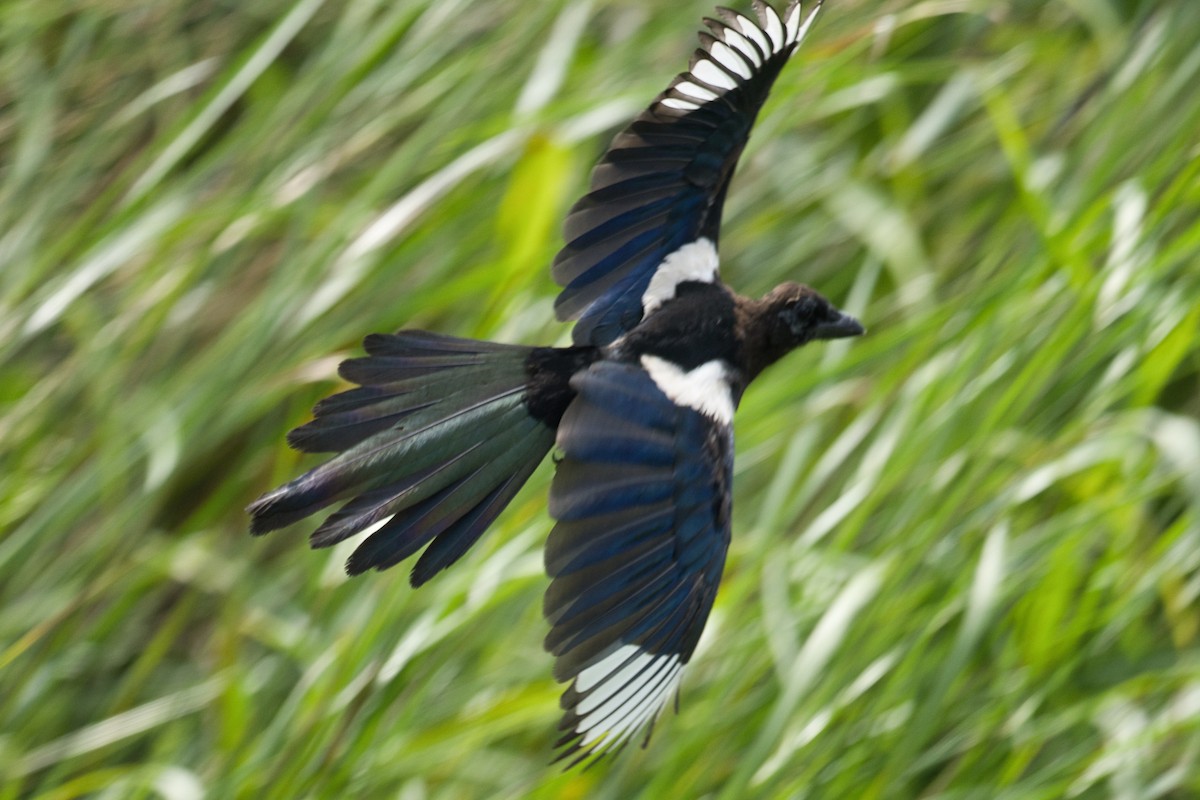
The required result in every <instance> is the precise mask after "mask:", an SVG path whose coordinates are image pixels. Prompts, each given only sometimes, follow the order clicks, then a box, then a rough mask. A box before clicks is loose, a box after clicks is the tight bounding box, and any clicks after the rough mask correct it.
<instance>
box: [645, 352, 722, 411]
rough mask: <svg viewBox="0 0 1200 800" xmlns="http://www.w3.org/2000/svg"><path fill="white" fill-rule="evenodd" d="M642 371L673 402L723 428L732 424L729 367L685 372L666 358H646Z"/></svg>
mask: <svg viewBox="0 0 1200 800" xmlns="http://www.w3.org/2000/svg"><path fill="white" fill-rule="evenodd" d="M642 368H643V369H645V370H646V372H647V373H649V375H650V377H651V378H652V379H653V380H654V383H655V384H656V385H657V386H658V388H659V389H662V392H663V394H665V395H666V396H667V397H669V398H671V400H672V402H674V403H677V404H679V405H681V406H687V407H688V408H691V409H694V410H696V411H699V412H700V413H701V414H703V415H704V416H706V417H708V418H709V419H711V420H714V421H716V422H719V423H721V424H722V425H730V424H732V423H733V392H732V391H730V388H729V367H728V365H727V364H726V363H725V362H724V361H722V360H720V359H714V360H713V361H706V362H705V363H703V364H701V365H700V366H698V367H695V368H693V369H691V370H689V371H687V372H684V371H683V370H682V369H681V368H680V367H679V366H678V365H676V364H672V363H671V362H670V361H667V360H666V359H665V358H659V357H658V356H651V355H644V356H642Z"/></svg>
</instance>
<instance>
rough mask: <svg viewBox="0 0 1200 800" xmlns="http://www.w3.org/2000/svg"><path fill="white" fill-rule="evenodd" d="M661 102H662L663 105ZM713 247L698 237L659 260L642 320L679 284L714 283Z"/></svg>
mask: <svg viewBox="0 0 1200 800" xmlns="http://www.w3.org/2000/svg"><path fill="white" fill-rule="evenodd" d="M664 102H665V101H664ZM719 266H720V263H719V259H718V257H717V246H716V245H715V244H713V242H712V239H708V238H706V237H703V236H701V237H700V238H699V239H697V240H696V241H694V242H688V243H687V244H685V245H684V246H683V247H681V248H679V249H678V250H676V251H675V252H674V253H671V254H670V255H668V256H667V257H666V258H664V259H663V261H662V263H661V264H659V265H658V269H657V270H655V271H654V275H653V276H652V277H651V278H650V285H649V286H647V287H646V291H645V292H643V293H642V318H643V319H644V318H646V317H648V316H650V312H651V311H654V310H655V309H656V308H658V307H659V306H661V305H662V304H663V303H665V302H667V301H668V300H671V299H673V298H674V297H675V290H676V289H677V288H678V287H679V284H681V283H684V282H686V281H699V282H701V283H712V282H713V281H715V280H716V279H717V268H718V267H719Z"/></svg>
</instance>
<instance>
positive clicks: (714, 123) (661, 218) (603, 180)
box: [551, 0, 821, 346]
mask: <svg viewBox="0 0 1200 800" xmlns="http://www.w3.org/2000/svg"><path fill="white" fill-rule="evenodd" d="M807 5H808V4H806V6H807ZM820 5H821V2H820V0H816V2H815V3H813V4H812V8H813V10H812V11H811V12H810V13H809V14H808V16H807V17H806V18H804V19H803V21H801V7H800V3H799V2H798V0H792V1H791V2H789V4H788V6H787V8H786V9H785V10H784V12H783V15H782V17H781V16H780V15H779V14H778V13H776V12H775V10H774V9H772V8H771V7H770V6H768V5H766V4H765V3H763V2H761V1H760V0H755V2H754V8H755V11H756V12H757V16H758V21H757V22H755V21H753V20H751V19H750V18H749V17H747V16H745V15H743V14H739V13H738V12H736V11H730V10H729V9H724V8H721V9H718V15H719V16H720V17H721V20H715V19H706V20H705V24H706V25H707V26H708V28H709V30H710V31H711V33H701V34H700V44H701V46H700V47H699V48H698V49H697V50H696V51H695V54H694V55H693V56H692V60H691V64H690V67H689V69H688V71H687V72H684V73H681V74H680V75H677V76H676V77H675V79H674V80H672V81H671V84H670V86H668V87H667V89H666V90H665V91H664V92H662V93H661V94H660V95H659V96H658V97H657V98H655V100H654V102H653V103H651V104H650V107H649V108H647V109H646V110H645V111H643V112H642V113H641V114H640V115H639V116H638V117H637V118H636V119H635V120H634V121H633V122H632V123H630V125H629V126H628V127H627V128H625V130H623V131H622V132H621V133H619V134H618V135H617V136H616V138H615V139H614V140H613V142H612V144H611V145H610V146H609V149H608V151H607V152H606V153H605V154H604V156H603V158H602V159H601V160H600V163H599V164H597V166H596V168H595V170H594V171H593V173H592V179H591V185H590V188H589V191H588V193H587V194H586V195H585V196H584V197H583V198H581V199H580V200H579V202H577V203H576V204H575V205H574V206H573V207H572V209H571V211H570V213H569V214H568V216H567V219H566V222H565V224H564V229H563V235H564V238H565V240H566V242H567V244H566V245H565V246H564V247H563V248H562V250H561V251H559V253H558V255H557V256H556V257H555V259H554V264H553V266H552V268H551V269H552V273H553V275H554V279H555V281H557V282H558V283H559V284H560V285H561V286H563V287H564V288H563V290H562V292H561V293H559V296H558V299H557V300H556V301H555V310H556V312H557V314H558V317H559V319H562V320H569V319H577V320H578V321H577V323H576V325H575V329H574V331H573V334H572V335H573V338H574V341H575V343H576V344H592V345H599V346H602V345H606V344H609V343H611V342H612V341H614V340H615V339H616V338H618V337H619V336H620V335H621V334H622V333H624V332H625V331H628V330H629V329H631V328H633V327H634V326H636V325H637V324H638V322H640V321H641V320H642V318H643V317H645V316H646V315H647V314H649V313H651V312H653V310H654V309H655V308H657V307H658V305H660V304H661V303H662V302H664V301H665V300H667V299H669V298H671V297H673V296H674V290H675V286H676V285H678V284H679V283H680V282H682V281H685V280H699V281H706V282H712V281H715V280H717V279H718V278H717V268H718V259H717V239H718V235H719V229H720V224H721V209H722V206H723V205H724V201H725V193H726V191H727V190H728V188H729V181H730V178H731V177H732V175H733V172H734V169H735V167H736V166H737V160H738V157H739V156H740V155H741V153H742V149H743V148H744V147H745V144H746V140H747V138H748V137H749V135H750V129H751V127H752V126H753V124H754V120H755V117H757V115H758V112H759V109H761V108H762V106H763V103H764V102H766V99H767V94H768V92H769V91H770V89H771V85H772V84H773V83H774V82H775V78H776V77H777V76H778V75H779V72H780V70H781V69H782V68H783V65H784V64H785V63H787V60H788V58H789V56H791V54H792V52H793V51H795V49H796V47H797V46H798V45H799V43H800V41H801V39H803V37H804V34H805V33H806V32H807V31H808V28H809V26H810V25H811V24H812V21H813V18H814V17H815V16H816V12H817V11H818V10H819V9H820Z"/></svg>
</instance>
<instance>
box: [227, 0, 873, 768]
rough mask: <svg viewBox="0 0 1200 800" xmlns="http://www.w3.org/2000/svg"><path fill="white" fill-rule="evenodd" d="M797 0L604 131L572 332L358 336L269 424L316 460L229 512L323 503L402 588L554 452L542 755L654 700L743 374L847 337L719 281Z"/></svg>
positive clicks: (720, 497)
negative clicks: (309, 411)
mask: <svg viewBox="0 0 1200 800" xmlns="http://www.w3.org/2000/svg"><path fill="white" fill-rule="evenodd" d="M819 5H820V3H819V1H818V2H817V3H815V4H814V10H813V11H812V12H811V13H809V14H808V16H807V17H802V16H801V10H800V6H799V4H798V3H797V2H792V3H790V4H789V5H788V6H787V8H786V9H785V10H784V12H783V14H782V15H780V14H778V13H776V12H775V11H774V10H773V9H772V8H770V7H769V6H767V5H765V4H764V3H762V2H757V0H756V2H755V4H754V7H755V11H756V12H757V21H752V20H751V19H750V18H749V17H746V16H744V15H742V14H739V13H737V12H734V11H729V10H727V9H719V10H718V13H719V15H720V16H721V20H719V21H718V20H713V19H708V20H705V23H706V24H707V26H708V28H709V31H710V33H705V34H701V47H700V48H699V49H698V50H697V51H696V53H695V55H694V57H693V58H692V61H691V66H690V68H689V70H688V71H687V72H685V73H682V74H680V75H678V76H676V78H675V79H674V80H673V81H672V82H671V84H670V86H669V87H668V88H667V89H666V91H664V92H663V93H662V94H660V95H659V96H658V97H657V98H656V99H655V100H654V102H653V103H652V104H651V105H650V106H649V108H647V110H646V111H644V112H643V113H642V114H641V115H639V116H638V117H637V118H636V119H635V120H634V121H633V122H632V123H630V125H629V126H628V127H627V128H626V129H625V130H624V131H622V132H621V133H620V134H618V135H617V137H616V139H615V140H614V141H613V143H612V146H611V147H610V148H609V150H608V151H607V153H606V154H605V155H604V157H603V158H602V159H601V161H600V163H599V164H598V165H597V167H596V169H595V171H594V173H593V175H592V182H591V187H590V190H589V191H588V193H587V194H586V195H585V196H584V197H583V198H582V199H581V200H580V201H579V202H578V203H576V204H575V206H574V207H573V208H572V209H571V211H570V213H569V215H568V216H567V219H566V223H565V226H564V233H565V239H566V245H565V246H564V247H563V249H562V251H561V252H560V253H559V255H558V256H557V257H556V258H555V260H554V264H553V267H552V272H553V275H554V278H555V279H556V280H557V281H558V282H559V283H560V284H562V285H563V287H564V288H563V290H562V292H561V294H560V295H559V298H558V301H557V303H556V310H557V312H558V314H559V316H560V318H562V319H575V320H577V322H576V325H575V328H574V341H575V346H573V347H567V348H552V347H528V346H520V345H505V344H496V343H492V342H478V341H470V340H464V339H457V338H453V337H449V336H440V335H437V334H433V333H427V332H422V331H401V332H400V333H397V334H394V335H372V336H369V337H367V339H366V341H365V343H364V346H365V349H366V353H367V355H366V357H365V358H356V359H351V360H349V361H346V362H345V363H343V364H342V366H341V368H340V373H341V375H342V377H343V378H345V379H346V380H347V381H350V382H351V383H353V384H356V388H353V389H350V390H348V391H345V392H342V393H341V394H338V395H335V396H333V397H331V398H328V399H326V400H323V401H322V402H321V403H319V404H318V405H317V407H316V408H315V409H314V419H313V420H312V421H311V422H309V423H307V424H305V425H302V426H300V427H299V428H297V429H295V430H294V431H292V432H291V434H290V435H289V437H288V441H289V443H290V444H291V445H292V446H293V447H295V448H297V449H300V450H304V451H307V452H332V453H336V454H337V455H335V456H334V457H333V458H332V459H331V460H329V461H328V462H326V463H324V464H322V465H321V466H318V467H316V468H314V469H312V470H310V471H309V472H307V473H305V474H304V475H302V476H300V477H299V478H297V479H295V480H293V481H291V482H290V483H288V484H285V485H284V486H282V487H280V488H278V489H276V490H274V491H272V492H268V493H267V494H265V495H263V496H262V497H261V498H260V499H258V500H257V501H255V502H254V503H253V504H252V505H251V506H250V508H249V511H250V513H251V515H252V518H253V521H252V530H253V532H254V533H265V532H267V531H270V530H275V529H277V528H281V527H284V526H286V525H290V524H292V523H293V522H296V521H298V520H300V519H303V518H305V517H308V516H310V515H312V514H315V513H317V512H319V511H322V510H324V509H326V508H328V507H329V506H332V505H335V504H337V503H342V505H341V507H340V508H338V509H337V510H336V511H335V512H333V513H332V514H331V515H329V517H328V518H326V519H325V521H324V522H323V523H322V524H321V525H320V526H319V527H318V528H317V529H316V531H314V532H313V534H312V545H313V546H314V547H327V546H329V545H332V544H334V543H336V542H339V541H342V540H344V539H346V538H347V537H349V536H352V535H356V534H360V533H362V532H364V531H369V535H368V536H367V537H366V538H365V540H364V541H363V542H362V543H360V544H359V546H358V548H357V549H356V550H355V551H354V553H353V555H351V557H350V560H349V562H348V563H347V570H348V571H349V572H350V573H352V574H353V573H359V572H363V571H366V570H368V569H386V568H388V567H391V566H393V565H395V564H397V563H399V562H400V561H403V560H404V559H406V558H408V557H409V556H412V555H415V554H416V553H418V552H419V551H422V550H423V552H422V553H421V556H420V557H419V558H418V560H417V562H416V565H415V566H414V568H413V570H412V575H411V580H412V583H413V585H414V586H418V585H420V584H422V583H424V582H425V581H427V580H429V579H430V578H431V577H433V576H434V575H435V574H436V573H437V572H439V571H440V570H442V569H444V568H446V567H447V566H449V565H450V564H452V563H454V562H455V561H456V560H458V559H459V558H460V557H461V556H462V555H463V553H465V552H466V551H467V550H468V549H469V548H470V546H471V545H472V544H474V542H475V541H476V540H477V539H478V537H479V536H480V535H481V534H482V533H483V532H484V531H485V530H486V529H487V528H488V526H489V525H490V524H491V523H492V521H493V520H494V519H495V518H496V516H497V515H498V514H499V513H500V512H501V511H502V510H503V508H504V507H505V506H506V505H507V504H508V502H509V501H510V500H511V499H512V498H513V496H514V495H515V494H516V492H517V491H518V490H519V489H520V488H521V486H522V485H523V484H524V483H525V481H526V480H527V479H528V477H529V475H530V474H531V473H532V472H533V470H534V469H535V468H536V467H537V465H538V464H539V463H540V462H541V461H542V459H543V458H544V456H545V455H546V453H547V452H548V451H549V450H550V448H551V447H552V446H555V445H557V448H558V451H559V457H558V458H557V459H556V461H557V469H556V474H555V477H554V481H553V484H552V486H551V490H550V503H549V508H550V514H551V516H553V517H554V519H555V520H556V522H557V524H556V525H555V527H554V530H553V531H552V532H551V534H550V537H549V540H548V541H547V543H546V570H547V573H548V574H549V575H550V577H551V582H550V586H549V588H548V590H547V592H546V597H545V603H544V608H545V614H546V618H547V619H548V620H549V622H550V626H551V627H550V632H549V633H548V635H547V637H546V642H545V644H546V649H547V650H548V651H549V652H550V653H552V654H553V655H554V656H555V658H556V662H555V670H554V673H555V677H557V678H558V679H559V680H560V681H564V682H569V683H570V686H569V687H568V688H567V690H566V692H565V693H564V695H563V700H562V705H563V709H564V712H565V713H564V717H563V721H562V725H561V726H560V727H561V729H562V731H563V735H562V738H561V739H560V740H559V746H560V747H561V748H562V750H561V753H560V757H566V756H573V757H574V758H575V759H576V761H578V760H581V759H583V758H586V757H588V756H589V755H593V754H595V755H602V754H604V753H607V752H610V751H611V750H613V749H615V748H618V747H620V746H623V745H624V744H625V743H627V742H628V741H631V740H632V739H633V738H634V737H635V736H636V735H637V734H638V733H639V732H640V731H643V730H648V729H649V728H650V727H651V726H652V723H653V721H654V719H655V718H656V716H657V715H658V713H659V711H660V710H661V709H662V707H663V706H664V705H665V703H666V702H667V701H668V700H669V698H670V697H672V696H674V695H675V692H676V690H677V687H678V685H679V681H680V678H681V676H682V671H683V667H684V666H685V665H686V664H687V662H688V660H689V659H690V658H691V656H692V653H693V652H694V650H695V647H696V643H697V642H698V641H699V638H700V634H701V632H702V631H703V628H704V623H705V620H706V619H707V617H708V614H709V611H710V609H711V608H712V604H713V602H714V600H715V598H716V595H717V587H718V584H719V582H720V577H721V571H722V568H723V566H724V563H725V554H726V552H727V550H728V545H729V539H730V535H731V531H730V509H731V504H732V491H731V490H732V487H731V483H732V474H733V428H732V424H731V423H732V417H733V413H734V410H735V409H736V407H737V405H738V403H739V402H740V400H741V397H742V393H743V392H744V391H745V388H746V386H747V385H748V384H749V383H750V381H751V380H753V379H754V377H755V376H757V375H758V374H759V373H760V372H761V371H762V370H763V369H764V368H766V367H767V366H769V365H770V364H771V363H773V362H774V361H776V360H778V359H779V358H781V357H782V356H784V355H785V354H786V353H787V352H789V351H790V350H792V349H794V348H796V347H798V346H801V345H803V344H805V343H807V342H809V341H813V340H818V339H833V338H838V337H843V336H856V335H858V334H861V333H862V327H861V326H860V325H859V324H858V322H857V321H855V320H854V319H853V318H851V317H849V316H847V315H845V314H843V313H842V312H840V311H838V310H837V309H836V308H834V307H833V306H832V305H831V304H830V303H829V302H828V301H827V300H825V298H823V297H821V296H820V295H819V294H818V293H816V292H815V291H813V290H812V289H809V288H807V287H804V286H800V285H798V284H795V283H786V284H783V285H781V286H779V287H776V288H775V289H774V290H773V291H772V292H770V293H769V294H768V295H766V296H765V297H763V298H762V299H760V300H753V299H749V298H745V297H741V296H739V295H736V294H734V293H733V292H732V291H730V290H729V289H728V288H727V287H726V286H725V285H724V284H723V283H721V281H720V278H719V276H718V257H717V238H718V234H719V230H720V216H721V207H722V204H723V202H724V199H725V195H726V192H727V190H728V187H729V183H730V179H731V177H732V175H733V172H734V169H735V167H736V165H737V159H738V156H739V155H740V154H741V151H742V149H743V147H744V146H745V143H746V139H747V137H748V136H749V133H750V129H751V127H752V125H753V123H754V119H755V117H756V116H757V114H758V111H759V109H760V108H761V107H762V104H763V102H764V101H765V100H766V97H767V93H768V91H769V90H770V87H771V84H772V83H773V81H774V80H775V77H776V76H777V75H778V74H779V71H780V70H781V69H782V68H783V65H784V64H785V63H786V61H787V59H788V57H789V56H790V55H791V53H792V52H793V51H794V50H795V48H796V46H797V45H798V44H799V41H800V39H801V38H802V37H803V35H804V33H805V32H806V30H807V27H808V25H809V24H810V23H811V22H812V19H813V17H814V15H815V10H816V8H815V7H818V6H819ZM646 736H647V737H648V736H649V734H648V733H647V734H646ZM643 741H644V740H643Z"/></svg>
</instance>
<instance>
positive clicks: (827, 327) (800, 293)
mask: <svg viewBox="0 0 1200 800" xmlns="http://www.w3.org/2000/svg"><path fill="white" fill-rule="evenodd" d="M763 305H764V306H765V307H766V310H767V312H768V314H769V315H770V316H771V317H772V320H771V322H772V323H773V325H772V327H774V328H775V331H773V333H774V334H775V335H774V336H772V337H771V338H772V339H775V340H776V341H779V340H781V339H782V340H784V341H786V342H787V343H788V344H790V345H791V347H799V346H800V345H802V344H805V343H807V342H811V341H814V340H816V339H843V338H846V337H848V336H861V335H862V334H863V333H864V332H865V330H864V328H863V326H862V324H861V323H859V321H858V320H856V319H855V318H854V317H852V316H850V315H849V314H846V313H844V312H842V311H840V310H838V309H837V308H836V307H835V306H834V305H833V303H830V302H829V301H828V300H826V299H825V298H824V297H822V296H821V295H820V294H819V293H818V292H816V291H814V290H813V289H810V288H809V287H807V286H801V285H800V284H798V283H791V282H789V283H783V284H780V285H779V286H776V287H775V288H774V289H772V290H771V292H770V293H769V294H768V295H767V296H766V297H764V298H763ZM781 343H782V342H781Z"/></svg>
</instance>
